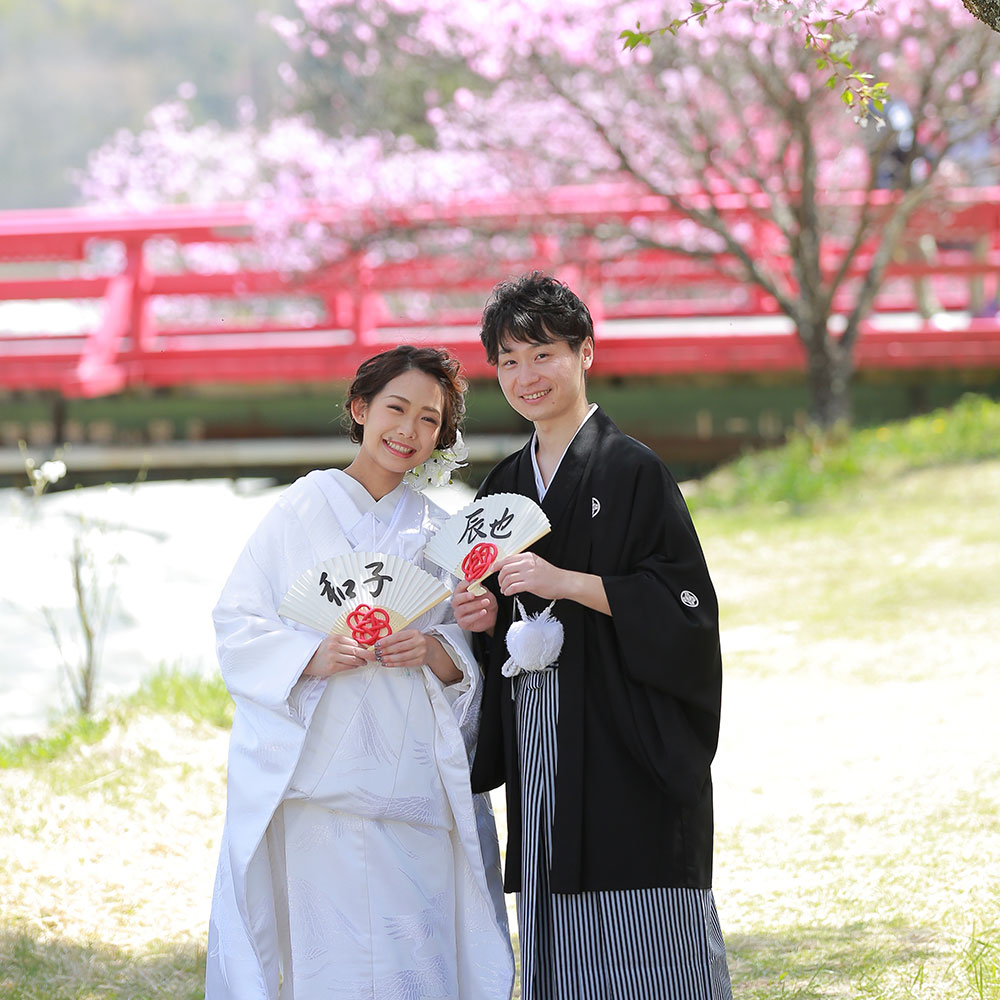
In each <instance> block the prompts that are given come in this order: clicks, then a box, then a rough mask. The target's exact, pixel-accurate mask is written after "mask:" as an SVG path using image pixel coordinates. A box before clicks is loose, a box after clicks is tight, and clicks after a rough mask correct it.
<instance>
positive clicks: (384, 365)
mask: <svg viewBox="0 0 1000 1000" xmlns="http://www.w3.org/2000/svg"><path fill="white" fill-rule="evenodd" d="M460 368H461V366H460V364H459V362H458V360H457V359H456V358H453V357H452V356H451V355H450V354H449V353H448V352H447V351H445V350H443V349H442V348H440V347H414V346H412V345H411V344H403V345H401V346H400V347H394V348H392V350H390V351H383V352H382V353H381V354H376V355H375V357H373V358H369V359H368V360H367V361H364V362H362V364H361V367H360V368H359V369H358V371H357V374H356V375H355V376H354V381H353V382H352V383H351V387H350V389H348V390H347V398H346V399H345V400H344V409H345V410H346V413H347V417H348V419H349V420H350V421H351V440H352V441H353V442H354V443H355V444H361V441H362V439H363V438H364V434H365V429H364V426H363V425H362V424H359V423H358V422H357V421H356V420H355V419H354V417H353V416H352V415H351V404H352V403H353V402H354V400H356V399H360V400H361V401H362V402H364V403H365V404H368V403H370V402H371V401H372V400H373V399H374V398H375V397H376V396H377V395H378V394H379V393H380V392H381V391H382V390H383V389H384V388H385V387H386V386H387V385H388V384H389V383H390V382H391V381H392V380H393V379H394V378H396V376H397V375H403V374H405V373H406V372H411V371H418V372H423V373H424V374H425V375H429V376H430V377H431V378H432V379H434V381H435V382H437V384H438V385H439V386H441V392H442V393H443V394H444V409H443V412H442V414H441V432H440V434H439V435H438V440H437V447H438V448H450V447H451V446H452V445H453V444H454V443H455V438H456V436H457V434H458V431H459V428H460V426H461V424H462V417H464V416H465V390H466V389H467V388H468V387H469V384H468V382H466V380H465V378H464V377H463V376H462V375H461V373H460Z"/></svg>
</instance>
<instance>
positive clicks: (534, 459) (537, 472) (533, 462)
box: [531, 403, 597, 500]
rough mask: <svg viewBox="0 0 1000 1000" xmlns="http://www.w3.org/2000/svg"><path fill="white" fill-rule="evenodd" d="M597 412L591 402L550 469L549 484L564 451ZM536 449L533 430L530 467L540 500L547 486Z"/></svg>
mask: <svg viewBox="0 0 1000 1000" xmlns="http://www.w3.org/2000/svg"><path fill="white" fill-rule="evenodd" d="M595 412H597V403H591V404H590V409H588V410H587V415H586V416H585V417H584V418H583V420H581V421H580V426H579V427H577V429H576V430H575V431H574V432H573V436H572V437H571V438H570V439H569V441H568V442H567V443H566V447H565V448H563V453H562V454H561V455H560V456H559V461H558V462H556V467H555V468H554V469H553V470H552V475H551V476H550V477H549V486H551V485H552V480H553V479H555V478H556V473H557V472H558V471H559V466H560V465H562V460H563V459H564V458H565V457H566V452H567V451H569V446H570V445H571V444H572V443H573V442H574V441H575V440H576V436H577V434H579V433H580V430H581V428H582V427H583V425H584V424H585V423H586V422H587V421H588V420H589V419H590V418H591V417H592V416H593V415H594V413H595ZM537 449H538V431H535V433H534V434H532V435H531V467H532V469H534V470H535V489H536V490H537V491H538V499H539V500H542V499H543V498H544V497H545V494H546V493H547V492H548V490H549V487H548V486H546V485H545V483H543V482H542V471H541V469H539V468H538V458H537V456H536V455H535V452H536V451H537Z"/></svg>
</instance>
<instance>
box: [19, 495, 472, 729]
mask: <svg viewBox="0 0 1000 1000" xmlns="http://www.w3.org/2000/svg"><path fill="white" fill-rule="evenodd" d="M283 488H284V487H278V486H274V485H272V484H271V483H270V482H269V481H261V480H236V481H229V480H198V481H190V482H154V483H143V484H140V485H136V486H124V487H105V486H100V487H88V488H83V489H77V490H71V491H67V492H64V493H54V494H52V495H46V496H42V497H40V498H38V499H37V500H34V499H33V498H32V497H31V496H30V494H26V493H25V492H23V491H18V490H0V553H2V555H0V560H2V562H0V566H2V570H0V636H2V644H0V706H2V708H0V737H17V736H24V735H28V734H31V733H37V732H39V731H41V730H43V729H44V728H45V727H46V726H47V725H48V724H50V723H51V722H52V721H53V720H54V719H56V718H58V716H59V715H61V714H62V713H63V712H65V711H66V710H67V709H69V708H70V707H71V705H72V697H71V693H70V689H69V685H68V684H67V681H66V677H65V668H64V666H63V663H64V660H67V659H69V660H74V661H77V658H78V657H79V655H80V650H81V648H82V645H81V634H82V633H81V630H80V626H79V615H78V613H77V611H76V596H75V590H74V585H73V577H72V568H71V556H72V552H73V546H74V538H79V539H80V540H81V543H82V546H83V551H84V552H85V553H86V554H87V557H88V561H89V562H90V564H91V565H92V566H93V567H94V579H96V581H97V585H98V590H99V591H100V593H101V594H103V595H104V596H105V597H107V596H111V597H112V598H113V600H112V603H111V609H112V610H111V615H110V618H109V620H108V627H107V630H106V635H105V639H104V645H103V652H102V655H101V659H100V673H99V676H98V680H97V704H98V706H99V705H100V704H101V702H102V701H104V700H106V699H107V698H108V697H109V696H112V695H120V694H125V693H128V692H130V691H132V690H134V689H135V688H136V687H138V685H139V684H140V682H141V681H142V679H143V678H144V677H146V676H148V675H149V674H151V673H152V672H154V671H155V670H156V669H157V668H158V667H159V666H161V665H166V666H169V667H178V668H180V669H182V670H185V671H190V672H199V673H205V674H208V673H212V672H214V671H215V670H216V669H217V666H216V660H215V638H214V632H213V629H212V621H211V612H212V608H213V607H214V605H215V602H216V600H217V598H218V595H219V592H220V591H221V589H222V586H223V584H224V583H225V581H226V578H227V577H228V575H229V572H230V570H231V569H232V566H233V564H234V563H235V561H236V558H237V556H238V555H239V553H240V551H241V549H242V548H243V545H244V544H245V543H246V540H247V538H248V537H249V535H250V533H251V532H252V531H253V529H254V527H255V526H256V525H257V524H258V522H259V521H260V519H261V518H262V517H263V516H264V514H265V513H266V512H267V510H268V509H269V508H270V507H271V505H272V504H273V503H274V501H275V499H276V498H277V496H278V494H279V493H280V492H281V490H282V489H283ZM430 495H431V496H432V497H433V499H434V500H435V502H437V503H439V504H440V505H441V506H442V507H444V508H445V509H447V510H457V509H459V508H460V507H461V506H462V505H464V504H465V503H466V502H468V500H469V499H471V497H472V492H471V490H469V489H468V488H466V487H459V486H456V487H450V488H448V489H444V490H434V491H432V492H431V494H430ZM50 622H51V623H52V624H54V626H55V628H56V630H57V631H58V632H59V634H60V640H61V642H62V647H63V648H62V652H60V649H59V647H58V646H57V644H56V640H55V638H54V636H53V631H52V624H50Z"/></svg>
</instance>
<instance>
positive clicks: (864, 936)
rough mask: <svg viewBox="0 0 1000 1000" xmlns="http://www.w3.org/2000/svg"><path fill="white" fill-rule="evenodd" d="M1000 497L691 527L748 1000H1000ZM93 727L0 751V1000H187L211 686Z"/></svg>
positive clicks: (838, 496) (921, 484)
mask: <svg viewBox="0 0 1000 1000" xmlns="http://www.w3.org/2000/svg"><path fill="white" fill-rule="evenodd" d="M998 497H1000V460H997V459H991V460H983V461H979V462H970V463H967V464H959V465H944V466H931V467H927V468H917V469H911V470H910V471H903V472H899V473H897V474H893V475H887V476H864V475H861V476H858V477H856V478H855V479H854V480H852V481H851V482H849V483H847V484H845V485H844V486H843V487H842V488H841V489H839V490H838V491H836V492H835V494H834V495H832V496H831V497H826V498H823V499H820V500H818V501H816V502H815V503H812V504H807V505H804V506H802V507H801V508H799V509H798V510H797V512H796V510H794V509H790V508H789V506H788V505H787V504H782V503H770V502H763V501H758V502H754V503H751V504H743V505H741V506H739V507H727V506H726V505H720V506H711V505H701V504H698V505H697V506H696V522H697V525H698V529H699V533H700V535H701V538H702V541H703V544H704V547H705V550H706V554H707V556H708V559H709V564H710V566H711V569H712V572H713V577H714V580H715V583H716V588H717V590H718V592H719V595H720V599H721V605H722V623H723V642H724V654H725V663H726V681H725V687H724V705H723V712H724V714H723V726H722V741H721V745H720V748H719V753H718V757H717V761H716V766H715V769H714V773H715V786H716V820H717V822H716V827H717V835H716V851H715V854H716V870H715V893H716V900H717V903H718V907H719V913H720V917H721V920H722V924H723V930H724V932H725V934H726V938H727V945H728V948H729V961H730V968H731V971H732V977H733V984H734V994H735V996H736V997H738V998H759V1000H765V998H766V1000H772V998H773V1000H777V998H793V997H794V998H813V997H815V998H826V997H838V998H866V997H873V998H893V1000H897V998H898V1000H903V998H927V1000H960V998H961V1000H964V998H1000V736H998V735H997V733H998V729H1000V727H998V725H997V718H996V717H997V714H998V707H1000V639H998V637H1000V530H998V520H1000V503H998V499H997V498H998ZM193 705H194V706H198V705H203V706H205V707H204V708H197V707H192V706H193ZM106 721H107V724H106V725H102V726H98V727H88V728H86V729H85V730H80V731H77V732H76V733H75V735H74V736H73V738H71V739H69V740H65V741H61V742H60V741H59V740H50V741H49V742H48V743H47V744H45V745H36V746H35V748H34V749H33V750H31V751H29V749H28V748H21V749H15V748H10V747H8V748H7V750H6V751H5V753H4V754H2V755H0V765H2V767H0V817H2V818H0V998H19V1000H22V998H23V1000H33V998H39V1000H41V998H44V1000H58V998H75V1000H91V998H93V1000H98V998H101V1000H104V998H121V1000H141V998H145V997H171V998H174V997H176V998H182V1000H185V998H200V997H201V996H202V977H203V975H204V971H203V970H204V939H205V931H206V925H207V916H208V901H209V896H210V893H211V889H212V880H213V874H214V865H215V854H216V850H217V844H218V837H219V834H220V831H221V825H222V813H223V806H224V803H223V796H224V768H225V750H226V742H227V732H226V728H225V724H224V711H223V712H222V715H221V717H220V709H219V700H218V691H215V692H214V693H213V692H211V691H208V690H204V689H202V688H197V690H195V692H194V696H192V694H191V691H190V690H189V686H188V684H187V682H185V681H183V680H182V679H178V678H174V679H172V680H171V679H169V678H164V679H161V681H160V682H159V688H158V690H156V691H151V689H148V688H147V694H145V695H143V696H142V697H141V698H139V699H137V700H136V701H134V702H133V703H132V704H131V705H129V706H125V707H121V708H119V709H116V710H115V711H113V712H112V713H111V714H110V715H109V717H108V719H107V720H106ZM220 722H222V724H221V725H220V724H219V723H220ZM63 744H65V745H63ZM637 1000H638V998H637ZM682 1000H683V998H682Z"/></svg>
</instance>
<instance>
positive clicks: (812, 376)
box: [798, 320, 854, 431]
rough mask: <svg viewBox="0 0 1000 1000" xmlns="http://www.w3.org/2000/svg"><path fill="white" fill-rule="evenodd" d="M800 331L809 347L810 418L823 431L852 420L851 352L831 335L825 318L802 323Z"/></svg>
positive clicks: (807, 349)
mask: <svg viewBox="0 0 1000 1000" xmlns="http://www.w3.org/2000/svg"><path fill="white" fill-rule="evenodd" d="M798 335H799V339H800V340H801V341H802V344H803V346H804V347H805V349H806V358H807V384H808V387H809V417H810V419H811V420H812V422H813V423H814V424H815V425H816V426H817V427H819V428H820V429H821V430H824V431H828V430H831V429H832V428H834V427H835V426H836V425H837V424H846V423H850V420H851V376H852V375H853V374H854V366H853V364H852V362H851V355H850V352H849V351H845V350H843V349H842V348H841V346H840V341H839V339H837V338H835V337H831V336H830V334H829V333H828V332H827V329H826V322H825V320H824V321H823V322H822V323H817V324H815V325H814V326H810V327H806V328H803V326H801V325H800V326H799V327H798Z"/></svg>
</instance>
